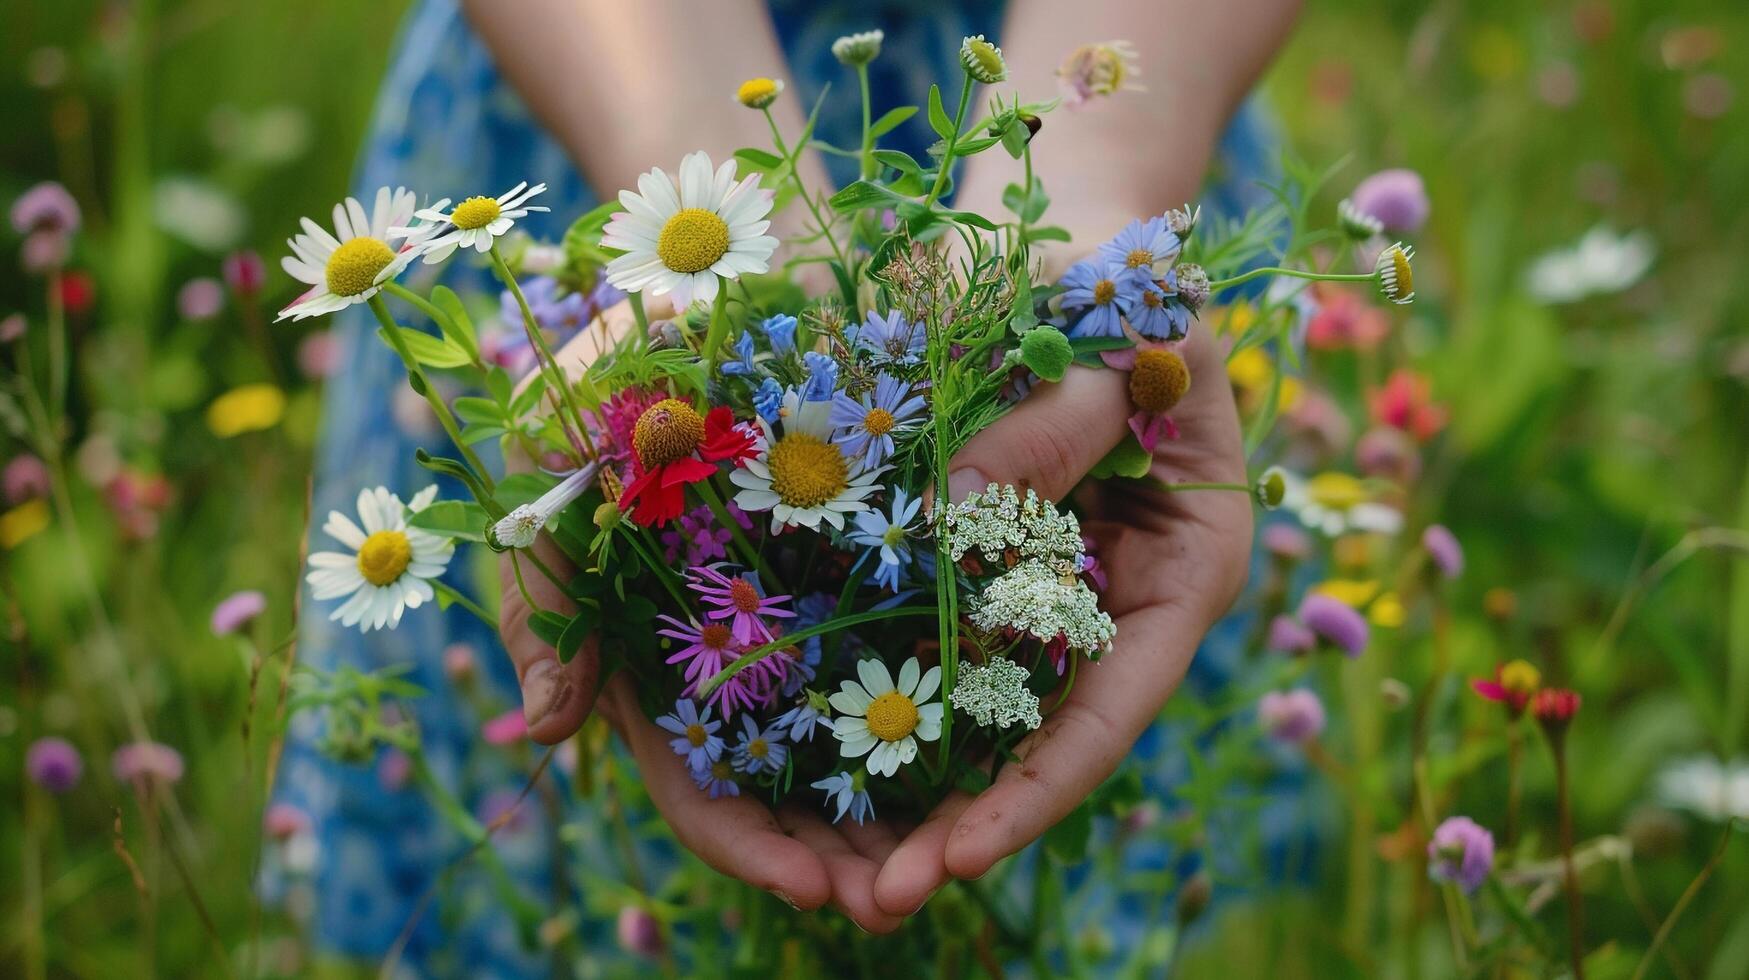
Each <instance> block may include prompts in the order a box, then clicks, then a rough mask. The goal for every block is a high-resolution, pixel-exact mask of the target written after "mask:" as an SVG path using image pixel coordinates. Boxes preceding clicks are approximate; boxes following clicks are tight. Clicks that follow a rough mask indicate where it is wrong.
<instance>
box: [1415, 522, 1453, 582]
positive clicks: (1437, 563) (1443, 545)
mask: <svg viewBox="0 0 1749 980" xmlns="http://www.w3.org/2000/svg"><path fill="white" fill-rule="evenodd" d="M1421 547H1423V548H1426V549H1427V557H1429V558H1431V559H1433V565H1434V567H1435V568H1438V569H1439V573H1440V574H1441V575H1444V576H1445V577H1446V578H1457V577H1458V576H1459V575H1462V574H1463V573H1464V546H1463V545H1461V544H1459V543H1458V539H1457V535H1455V534H1453V533H1451V529H1450V528H1448V527H1446V526H1445V525H1444V524H1429V525H1428V526H1427V530H1425V531H1423V532H1421Z"/></svg>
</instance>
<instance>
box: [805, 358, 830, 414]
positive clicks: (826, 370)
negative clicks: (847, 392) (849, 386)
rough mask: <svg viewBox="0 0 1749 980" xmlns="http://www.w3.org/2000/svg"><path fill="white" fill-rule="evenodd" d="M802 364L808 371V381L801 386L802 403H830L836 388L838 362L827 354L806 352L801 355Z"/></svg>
mask: <svg viewBox="0 0 1749 980" xmlns="http://www.w3.org/2000/svg"><path fill="white" fill-rule="evenodd" d="M802 364H804V365H805V366H806V367H807V369H808V380H807V381H806V382H805V383H804V384H803V385H802V401H805V402H824V401H831V400H832V392H833V390H834V389H836V388H837V387H838V362H837V361H834V360H833V359H832V357H831V355H829V354H822V353H820V352H819V351H808V352H807V353H806V354H803V355H802Z"/></svg>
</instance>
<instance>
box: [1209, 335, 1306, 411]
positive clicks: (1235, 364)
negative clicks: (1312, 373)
mask: <svg viewBox="0 0 1749 980" xmlns="http://www.w3.org/2000/svg"><path fill="white" fill-rule="evenodd" d="M1243 330H1244V328H1243V327H1236V328H1235V333H1242V332H1243ZM1227 380H1229V381H1231V382H1232V383H1233V387H1235V388H1238V389H1239V391H1240V392H1241V393H1243V395H1244V396H1245V400H1246V401H1247V402H1248V403H1253V404H1256V403H1261V401H1262V400H1263V399H1264V398H1265V397H1267V396H1268V394H1269V388H1270V386H1271V385H1273V384H1274V383H1275V361H1273V360H1272V359H1271V358H1270V356H1269V355H1268V354H1267V353H1265V352H1264V350H1263V348H1261V347H1247V348H1245V349H1244V350H1242V351H1240V352H1238V353H1237V354H1234V355H1233V356H1232V357H1230V358H1228V359H1227ZM1303 391H1304V389H1303V388H1301V386H1300V379H1298V378H1294V377H1285V378H1282V379H1281V395H1280V396H1279V398H1280V400H1279V402H1278V404H1277V405H1276V409H1277V410H1278V411H1282V412H1286V411H1291V410H1292V409H1293V407H1294V406H1295V405H1298V404H1299V402H1300V395H1301V394H1302V393H1303Z"/></svg>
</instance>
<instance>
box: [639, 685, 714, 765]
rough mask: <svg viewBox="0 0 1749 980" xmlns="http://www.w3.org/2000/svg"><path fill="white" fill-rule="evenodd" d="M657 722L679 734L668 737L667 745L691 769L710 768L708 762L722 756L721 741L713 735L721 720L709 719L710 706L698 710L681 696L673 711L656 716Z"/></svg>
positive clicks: (689, 700)
mask: <svg viewBox="0 0 1749 980" xmlns="http://www.w3.org/2000/svg"><path fill="white" fill-rule="evenodd" d="M656 724H658V725H660V726H662V728H663V730H665V731H668V732H672V733H673V734H675V735H677V736H679V737H678V738H675V739H672V740H670V741H669V742H668V746H669V748H672V749H673V750H674V754H675V755H678V756H680V757H682V758H684V759H685V760H686V767H687V768H688V769H690V770H692V771H693V772H700V771H703V770H705V769H709V768H710V765H711V763H713V762H715V761H717V760H718V759H721V758H722V757H723V740H722V738H721V737H720V736H719V735H717V734H716V731H717V729H719V728H721V727H723V723H722V722H720V721H712V720H711V709H710V706H709V705H706V706H705V709H704V710H703V711H699V710H698V705H697V704H694V703H693V701H692V699H691V698H681V699H680V700H678V701H676V702H674V711H673V712H671V713H669V714H666V715H663V716H662V717H660V718H657V719H656Z"/></svg>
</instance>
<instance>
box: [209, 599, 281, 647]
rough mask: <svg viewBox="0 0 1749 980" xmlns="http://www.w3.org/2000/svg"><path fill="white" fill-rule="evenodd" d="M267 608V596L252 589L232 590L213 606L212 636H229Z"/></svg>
mask: <svg viewBox="0 0 1749 980" xmlns="http://www.w3.org/2000/svg"><path fill="white" fill-rule="evenodd" d="M266 609H267V596H265V595H263V594H262V593H260V592H256V591H255V590H253V589H249V590H245V591H243V592H233V593H231V594H230V595H228V596H226V597H225V598H224V599H222V600H220V602H219V604H218V605H217V606H215V607H213V619H212V628H213V635H214V636H229V635H230V634H232V633H235V632H237V631H238V630H240V629H242V628H243V627H245V626H247V625H249V622H250V620H253V619H254V618H255V617H257V616H259V615H261V614H262V613H263V612H265V611H266Z"/></svg>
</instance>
